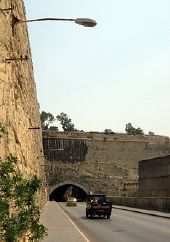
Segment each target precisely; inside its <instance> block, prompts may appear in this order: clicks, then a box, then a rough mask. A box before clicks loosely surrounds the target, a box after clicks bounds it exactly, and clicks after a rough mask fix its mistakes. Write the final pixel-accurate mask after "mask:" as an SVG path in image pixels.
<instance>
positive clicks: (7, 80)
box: [0, 0, 45, 200]
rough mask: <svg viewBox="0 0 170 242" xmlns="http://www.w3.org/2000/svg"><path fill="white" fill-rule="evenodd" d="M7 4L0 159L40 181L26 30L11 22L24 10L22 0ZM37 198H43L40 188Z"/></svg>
mask: <svg viewBox="0 0 170 242" xmlns="http://www.w3.org/2000/svg"><path fill="white" fill-rule="evenodd" d="M10 3H11V1H0V8H1V11H0V124H1V125H2V126H4V127H5V130H6V132H5V133H3V135H1V136H2V137H1V138H0V157H1V160H3V159H5V158H6V157H7V156H8V155H9V154H10V153H12V154H13V155H15V156H17V157H18V159H19V160H20V162H19V163H18V164H17V165H18V168H19V170H20V171H21V172H22V173H23V174H24V175H25V177H27V178H30V177H32V176H33V175H35V174H36V175H38V176H39V177H41V178H43V179H44V175H43V171H42V166H41V165H42V164H44V157H43V147H42V130H41V125H40V115H39V106H38V102H37V95H36V87H35V81H34V75H33V65H32V57H31V51H30V44H29V40H28V30H27V25H26V24H24V23H22V24H14V22H13V20H14V17H17V18H18V19H25V8H24V4H23V1H22V0H13V1H12V5H10ZM5 9H9V10H5ZM34 128H38V129H34ZM40 196H41V197H44V196H45V190H44V189H43V190H42V191H41V194H40ZM40 200H41V199H40ZM42 200H44V199H43V198H42Z"/></svg>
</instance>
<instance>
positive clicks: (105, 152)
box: [43, 131, 170, 195]
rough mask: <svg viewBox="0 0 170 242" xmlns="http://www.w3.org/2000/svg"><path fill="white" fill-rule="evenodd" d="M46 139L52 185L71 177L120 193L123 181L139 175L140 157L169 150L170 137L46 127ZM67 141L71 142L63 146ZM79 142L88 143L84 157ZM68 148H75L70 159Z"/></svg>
mask: <svg viewBox="0 0 170 242" xmlns="http://www.w3.org/2000/svg"><path fill="white" fill-rule="evenodd" d="M43 140H44V144H45V143H46V144H47V143H48V144H49V146H47V147H46V148H45V157H46V158H47V159H48V161H47V163H46V164H47V166H46V169H47V175H48V181H49V185H50V186H54V185H55V184H57V183H61V182H64V181H66V180H69V181H73V182H76V183H77V184H80V185H82V186H84V187H86V188H87V190H91V191H93V192H105V193H107V194H108V195H119V189H120V184H121V183H122V182H123V183H124V182H128V181H131V180H137V179H138V162H139V161H140V160H141V159H149V158H153V157H157V156H165V155H167V154H170V139H169V138H168V137H162V136H140V135H138V136H137V135H126V134H103V133H93V132H90V133H85V132H68V133H67V132H65V133H64V132H52V131H51V132H48V131H47V132H44V134H43ZM69 140H70V142H66V141H69ZM55 142H56V144H58V145H55ZM64 142H65V143H68V146H65V147H63V146H62V144H64ZM50 144H51V145H50ZM69 144H72V145H71V146H69ZM76 144H79V145H76ZM80 144H83V146H84V147H86V153H85V159H84V160H83V159H82V160H79V159H78V157H80V150H81V149H80V148H78V147H80ZM65 149H66V152H67V151H68V150H72V152H71V155H70V157H69V158H68V159H67V160H63V159H62V157H65V154H64V153H65ZM59 153H60V155H59ZM55 157H56V159H55ZM74 157H76V159H75V158H74Z"/></svg>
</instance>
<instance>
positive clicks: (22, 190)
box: [0, 155, 47, 242]
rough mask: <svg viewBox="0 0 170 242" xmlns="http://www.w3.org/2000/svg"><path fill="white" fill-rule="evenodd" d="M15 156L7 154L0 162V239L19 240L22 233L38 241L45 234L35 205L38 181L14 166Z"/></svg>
mask: <svg viewBox="0 0 170 242" xmlns="http://www.w3.org/2000/svg"><path fill="white" fill-rule="evenodd" d="M17 162H18V160H17V158H16V157H14V156H12V155H10V156H8V157H7V160H6V161H3V162H2V161H1V163H0V240H5V241H7V242H14V241H15V242H17V241H21V238H22V237H23V236H27V238H28V239H30V240H33V241H39V240H41V239H43V238H44V236H45V235H46V234H47V230H46V228H45V227H44V226H43V225H42V224H40V223H39V218H40V211H39V207H38V206H36V193H37V191H38V190H39V189H40V187H41V181H40V180H39V179H38V178H37V177H36V176H34V177H32V179H30V180H27V179H25V178H23V176H22V174H21V173H20V172H19V171H18V170H17V169H16V164H17Z"/></svg>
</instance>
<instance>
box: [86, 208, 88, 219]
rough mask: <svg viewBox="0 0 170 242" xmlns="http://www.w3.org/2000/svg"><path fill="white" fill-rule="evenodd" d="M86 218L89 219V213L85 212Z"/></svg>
mask: <svg viewBox="0 0 170 242" xmlns="http://www.w3.org/2000/svg"><path fill="white" fill-rule="evenodd" d="M86 218H89V213H88V211H87V210H86Z"/></svg>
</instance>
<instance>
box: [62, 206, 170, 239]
mask: <svg viewBox="0 0 170 242" xmlns="http://www.w3.org/2000/svg"><path fill="white" fill-rule="evenodd" d="M59 205H60V206H61V208H63V209H64V211H65V212H66V213H67V214H68V215H69V217H70V218H71V220H72V221H73V222H74V223H75V224H76V225H77V227H78V228H79V229H80V230H81V231H82V232H83V234H84V235H85V236H86V237H87V239H88V240H89V241H90V242H170V219H166V218H160V217H154V216H150V215H145V214H139V213H134V212H131V211H124V210H119V209H113V210H112V215H111V218H110V219H107V218H98V217H96V218H93V219H87V218H86V216H85V204H84V203H78V205H77V206H76V207H67V206H66V204H65V203H60V204H59Z"/></svg>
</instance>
